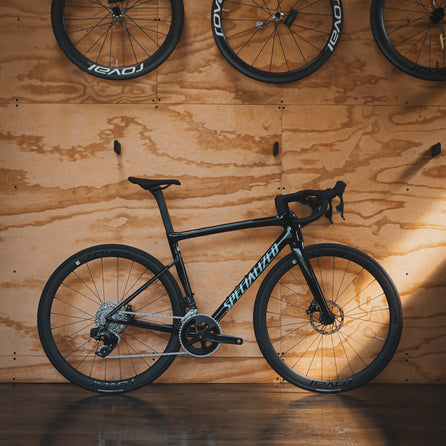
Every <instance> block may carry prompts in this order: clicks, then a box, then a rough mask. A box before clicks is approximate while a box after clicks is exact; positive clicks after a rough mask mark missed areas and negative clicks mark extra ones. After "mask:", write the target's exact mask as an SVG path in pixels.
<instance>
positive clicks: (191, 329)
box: [180, 314, 221, 357]
mask: <svg viewBox="0 0 446 446" xmlns="http://www.w3.org/2000/svg"><path fill="white" fill-rule="evenodd" d="M208 334H217V335H220V334H221V328H220V325H219V324H218V322H217V321H216V320H215V319H213V318H212V317H210V316H207V315H204V314H197V315H195V316H192V317H190V318H189V319H187V320H186V321H184V322H183V324H182V325H181V328H180V342H181V345H182V347H183V349H184V350H185V351H186V352H187V353H189V354H190V355H192V356H198V357H204V356H209V355H211V354H212V353H214V352H215V350H217V348H218V347H219V345H220V343H219V342H212V341H209V340H206V336H207V335H208Z"/></svg>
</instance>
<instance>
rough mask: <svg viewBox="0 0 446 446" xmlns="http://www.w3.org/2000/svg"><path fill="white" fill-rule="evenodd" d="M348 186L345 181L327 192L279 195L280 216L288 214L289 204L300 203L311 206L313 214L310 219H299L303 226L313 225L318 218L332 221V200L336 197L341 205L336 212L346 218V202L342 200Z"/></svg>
mask: <svg viewBox="0 0 446 446" xmlns="http://www.w3.org/2000/svg"><path fill="white" fill-rule="evenodd" d="M345 187H346V184H345V183H344V182H343V181H338V182H337V183H336V185H335V186H334V187H333V188H329V189H326V190H312V189H305V190H301V191H299V192H294V193H292V194H287V195H278V196H277V197H276V198H275V204H276V209H277V212H278V213H279V215H281V214H284V213H286V212H288V211H289V210H290V209H289V206H288V204H289V203H293V202H296V201H298V202H300V203H303V204H307V205H309V206H311V208H312V210H313V212H312V214H311V216H310V217H306V218H302V219H299V221H300V223H301V224H302V225H304V224H308V223H311V222H312V221H315V220H317V219H318V218H320V217H322V215H324V214H325V216H326V217H327V218H328V219H329V220H330V222H332V223H333V221H332V213H333V209H332V204H331V202H332V200H333V198H335V197H339V199H340V203H339V204H338V205H337V206H336V211H337V212H338V213H339V214H340V215H341V217H342V218H343V219H344V220H345V218H344V200H343V198H342V196H343V193H344V190H345Z"/></svg>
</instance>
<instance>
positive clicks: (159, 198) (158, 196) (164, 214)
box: [150, 187, 173, 234]
mask: <svg viewBox="0 0 446 446" xmlns="http://www.w3.org/2000/svg"><path fill="white" fill-rule="evenodd" d="M150 192H151V193H152V195H153V196H154V197H155V200H156V202H157V203H158V207H159V210H160V213H161V218H162V219H163V223H164V228H165V229H166V233H167V234H171V233H172V232H173V226H172V221H171V220H170V215H169V211H168V210H167V205H166V200H165V199H164V194H163V189H162V188H161V187H152V188H151V189H150Z"/></svg>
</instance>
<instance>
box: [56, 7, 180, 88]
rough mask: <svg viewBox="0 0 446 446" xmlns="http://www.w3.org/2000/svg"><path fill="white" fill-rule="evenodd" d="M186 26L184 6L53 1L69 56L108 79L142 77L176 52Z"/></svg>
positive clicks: (58, 30)
mask: <svg viewBox="0 0 446 446" xmlns="http://www.w3.org/2000/svg"><path fill="white" fill-rule="evenodd" d="M183 23H184V7H183V2H182V0H146V1H144V2H142V3H141V0H120V1H119V0H116V1H115V2H112V3H110V2H109V0H94V1H92V0H52V3H51V24H52V28H53V32H54V35H55V37H56V40H57V42H58V44H59V46H60V48H61V49H62V51H63V52H64V53H65V55H66V56H67V57H68V59H70V61H71V62H73V63H74V64H75V65H76V66H77V67H79V68H80V69H81V70H83V71H85V72H86V73H89V74H91V75H93V76H96V77H99V78H103V79H113V80H124V79H132V78H135V77H138V76H142V75H144V74H146V73H148V72H150V71H152V70H154V69H155V68H157V67H158V66H159V65H161V64H162V63H163V62H164V61H165V60H166V59H167V58H168V57H169V56H170V54H171V53H172V52H173V50H174V49H175V47H176V45H177V43H178V41H179V40H180V36H181V32H182V29H183Z"/></svg>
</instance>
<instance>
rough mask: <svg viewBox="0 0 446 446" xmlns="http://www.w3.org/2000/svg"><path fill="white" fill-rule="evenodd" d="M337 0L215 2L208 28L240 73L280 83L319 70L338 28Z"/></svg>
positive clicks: (333, 45)
mask: <svg viewBox="0 0 446 446" xmlns="http://www.w3.org/2000/svg"><path fill="white" fill-rule="evenodd" d="M342 25H343V10H342V4H341V1H340V0H261V1H259V0H214V1H213V4H212V30H213V33H214V38H215V41H216V43H217V46H218V48H219V49H220V51H221V53H222V54H223V56H224V57H225V58H226V59H227V60H228V62H229V63H230V64H232V66H234V68H236V69H237V70H239V71H240V72H241V73H243V74H245V75H246V76H249V77H251V78H254V79H256V80H259V81H263V82H272V83H284V82H291V81H295V80H298V79H301V78H303V77H306V76H308V75H310V74H312V73H314V72H315V71H316V70H318V69H319V68H320V67H321V66H322V65H323V64H324V63H325V62H327V60H328V58H329V57H330V56H331V55H332V53H333V51H334V50H335V48H336V46H337V44H338V42H339V38H340V35H341V31H342Z"/></svg>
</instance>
